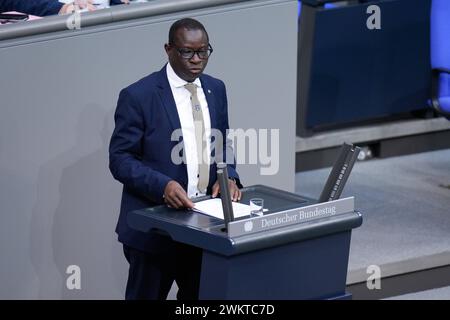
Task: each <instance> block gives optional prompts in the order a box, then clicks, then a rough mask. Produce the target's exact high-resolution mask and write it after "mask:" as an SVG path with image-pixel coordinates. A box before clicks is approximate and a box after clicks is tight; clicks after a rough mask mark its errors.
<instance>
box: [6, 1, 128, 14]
mask: <svg viewBox="0 0 450 320" xmlns="http://www.w3.org/2000/svg"><path fill="white" fill-rule="evenodd" d="M128 2H129V1H128V0H111V5H117V4H123V3H128ZM71 5H72V4H71V3H67V4H64V3H61V2H59V1H58V0H1V1H0V13H1V12H7V11H18V12H22V13H26V14H32V15H35V16H40V17H43V16H49V15H54V14H65V13H70V12H72V9H73V5H72V6H71ZM91 8H94V7H92V6H91Z"/></svg>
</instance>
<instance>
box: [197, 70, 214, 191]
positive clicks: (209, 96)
mask: <svg viewBox="0 0 450 320" xmlns="http://www.w3.org/2000/svg"><path fill="white" fill-rule="evenodd" d="M200 81H201V82H202V88H203V92H204V93H205V97H206V102H207V103H208V111H209V118H210V121H211V130H212V129H218V128H217V118H216V115H217V113H216V98H215V94H217V92H215V90H213V89H212V87H211V86H210V83H209V82H208V80H206V79H205V77H200ZM210 142H212V141H210ZM214 154H217V151H214ZM215 168H216V166H215V163H212V165H211V166H210V167H209V183H208V186H212V184H213V183H214V182H215V177H216V175H215V173H214V170H215ZM209 192H211V190H210V189H209Z"/></svg>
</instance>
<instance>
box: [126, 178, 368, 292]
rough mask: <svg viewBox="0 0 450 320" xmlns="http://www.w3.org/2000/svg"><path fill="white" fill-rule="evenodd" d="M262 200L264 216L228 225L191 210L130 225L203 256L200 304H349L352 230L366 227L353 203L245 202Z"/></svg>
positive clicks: (142, 216) (252, 190) (156, 211)
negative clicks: (213, 301) (319, 301)
mask: <svg viewBox="0 0 450 320" xmlns="http://www.w3.org/2000/svg"><path fill="white" fill-rule="evenodd" d="M251 198H263V199H264V207H265V209H268V210H266V211H265V212H264V215H263V216H259V217H249V216H248V217H242V218H238V219H236V220H235V221H233V222H231V223H229V224H228V226H227V227H228V228H226V226H225V224H224V221H223V220H221V219H218V218H215V217H212V216H208V215H205V214H202V213H198V212H195V211H190V210H175V209H170V208H168V207H167V206H157V207H152V208H147V209H142V210H136V211H132V212H130V213H129V214H128V224H129V225H130V226H131V227H132V228H134V229H136V230H139V231H141V232H149V231H150V230H156V231H157V232H161V233H164V234H167V235H168V236H170V237H171V238H172V239H173V240H175V241H178V242H182V243H186V244H189V245H193V246H196V247H199V248H201V249H202V250H203V258H202V270H201V280H200V293H199V298H200V299H221V300H222V299H223V300H225V299H231V300H234V299H250V300H263V299H270V300H276V299H283V300H289V299H345V298H347V299H348V298H350V297H351V295H350V294H348V293H347V292H346V291H345V285H346V278H347V267H348V258H349V249H350V238H351V231H352V229H353V228H356V227H359V226H360V225H361V224H362V216H361V214H360V213H359V212H358V211H355V210H354V201H353V200H354V199H353V197H350V198H345V199H339V200H333V201H328V202H322V203H317V201H316V200H314V199H311V198H307V197H302V196H299V195H297V194H293V193H289V192H285V191H282V190H278V189H274V188H271V187H267V186H263V185H255V186H249V187H246V188H243V189H242V199H241V202H242V203H245V204H248V203H249V200H250V199H251Z"/></svg>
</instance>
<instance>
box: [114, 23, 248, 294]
mask: <svg viewBox="0 0 450 320" xmlns="http://www.w3.org/2000/svg"><path fill="white" fill-rule="evenodd" d="M165 50H166V53H167V56H168V60H169V63H168V64H166V65H165V66H164V67H163V68H162V69H161V70H160V71H159V72H155V73H152V74H150V75H149V76H147V77H145V78H143V79H141V80H139V81H137V82H136V83H134V84H132V85H130V86H129V87H127V88H125V89H123V90H122V91H121V92H120V95H119V100H118V103H117V109H116V113H115V129H114V132H113V134H112V137H111V143H110V150H109V151H110V170H111V173H112V174H113V176H114V178H115V179H117V180H119V181H120V182H121V183H122V184H123V193H122V202H121V209H120V216H119V221H118V223H117V228H116V232H117V233H118V236H119V241H120V242H122V243H123V246H124V253H125V257H126V259H127V261H128V262H129V264H130V269H129V275H128V282H127V288H126V294H125V297H126V299H166V298H167V294H168V292H169V290H170V288H171V286H172V283H173V281H174V280H175V281H176V282H177V284H178V287H179V291H178V294H177V298H178V299H183V300H184V299H189V300H193V299H198V289H199V279H200V267H201V251H200V249H198V248H194V247H191V246H187V245H183V244H180V243H177V242H174V241H172V240H171V239H170V238H169V237H167V236H165V235H162V234H159V233H156V232H150V233H147V234H146V233H141V232H138V231H135V230H132V229H131V228H130V227H129V226H128V225H127V222H126V215H127V213H128V212H130V211H132V210H136V209H142V208H146V207H151V206H155V205H160V204H164V203H166V204H167V205H168V206H171V207H173V208H177V209H178V208H192V207H193V206H194V204H193V202H192V200H191V199H192V198H194V197H196V196H201V195H204V194H212V196H213V197H215V196H217V195H218V193H219V184H218V182H217V175H216V170H217V166H216V162H215V161H211V158H210V159H209V160H207V162H206V163H207V166H206V167H202V161H201V160H200V158H199V154H198V153H197V151H198V150H199V148H200V150H204V149H202V148H206V153H205V154H207V155H210V156H215V155H217V154H219V153H220V155H221V157H223V158H221V159H219V160H218V161H217V162H221V160H222V159H224V158H225V159H227V160H228V159H233V160H232V161H227V162H230V163H228V164H227V165H228V173H229V176H230V181H229V187H230V194H231V197H232V199H233V200H234V201H237V200H239V199H240V198H241V192H240V190H239V187H242V186H241V185H240V182H239V176H238V174H237V172H236V167H235V162H234V156H233V155H232V154H231V153H232V150H230V148H228V147H227V144H226V143H225V144H224V143H222V144H221V145H220V146H218V145H214V144H213V143H212V139H211V137H212V132H213V131H214V132H220V134H221V135H222V137H223V139H224V140H226V138H225V137H226V131H227V129H228V128H229V127H228V110H227V109H228V106H227V96H226V91H225V85H224V83H223V82H222V81H221V80H218V79H215V78H213V77H211V76H208V75H205V74H203V70H204V69H205V67H206V65H207V63H208V59H209V56H210V54H211V53H212V47H211V45H210V43H209V37H208V33H207V32H206V30H205V28H204V26H203V25H202V24H201V23H200V22H198V21H197V20H194V19H190V18H186V19H181V20H179V21H177V22H175V23H174V24H173V25H172V26H171V28H170V31H169V42H168V43H167V44H165ZM196 112H198V113H196ZM199 115H201V116H202V119H203V121H198V119H199V118H198V116H199ZM198 128H200V130H198V131H197V129H198ZM177 131H178V132H181V133H182V134H181V135H179V136H181V141H179V140H178V141H177V139H173V133H176V132H177ZM200 131H201V132H202V136H201V138H202V137H203V138H204V139H202V141H199V140H198V135H197V133H198V132H200ZM175 136H177V135H175ZM217 141H220V139H217ZM203 143H205V144H203ZM180 144H181V146H182V148H179V147H180ZM213 149H214V151H213ZM214 153H215V154H214ZM230 154H231V156H230ZM177 157H181V158H182V159H183V161H178V160H179V159H176V158H177ZM202 168H203V169H202ZM202 181H203V182H202ZM238 186H239V187H238Z"/></svg>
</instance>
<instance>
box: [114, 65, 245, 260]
mask: <svg viewBox="0 0 450 320" xmlns="http://www.w3.org/2000/svg"><path fill="white" fill-rule="evenodd" d="M200 81H201V83H202V88H203V90H204V92H205V96H206V100H207V102H208V108H209V113H210V118H211V128H215V129H219V130H220V131H221V132H222V134H223V135H224V137H226V130H227V129H228V106H227V96H226V91H225V85H224V83H223V82H222V81H221V80H218V79H215V78H213V77H211V76H208V75H202V76H200ZM114 118H115V123H116V126H115V129H114V132H113V134H112V137H111V142H110V148H109V161H110V162H109V167H110V170H111V173H112V175H113V176H114V178H115V179H117V180H118V181H120V182H121V183H122V184H123V193H122V203H121V208H120V216H119V221H118V223H117V227H116V232H117V233H118V235H119V241H120V242H122V243H124V244H126V245H128V246H131V247H133V248H136V249H139V250H142V251H147V252H156V251H160V250H165V249H166V248H167V246H171V245H172V242H171V241H170V239H169V238H167V237H165V236H161V235H160V234H156V233H150V234H144V233H142V232H138V231H134V230H132V229H131V228H130V227H129V226H128V224H127V221H126V220H127V219H126V215H127V213H128V212H130V211H132V210H136V209H142V208H148V207H151V206H155V205H158V204H163V203H164V201H163V194H164V189H165V187H166V185H167V183H168V182H169V181H170V180H176V181H177V182H178V183H180V185H181V186H183V188H184V189H185V190H186V189H187V184H188V176H187V167H186V164H185V163H182V164H174V163H173V161H172V160H171V153H172V149H173V148H174V147H175V146H176V145H177V144H178V143H179V142H178V141H171V135H172V132H173V131H174V130H175V129H180V128H181V125H180V120H179V117H178V112H177V108H176V105H175V100H174V98H173V95H172V91H171V88H170V85H169V81H168V80H167V74H166V67H163V68H162V69H161V70H160V71H159V72H155V73H152V74H151V75H149V76H147V77H145V78H143V79H141V80H139V81H137V82H136V83H134V84H132V85H130V86H129V87H127V88H125V89H123V90H122V91H121V92H120V95H119V100H118V103H117V109H116V113H115V116H114ZM223 152H224V154H225V155H226V150H225V144H224V151H223ZM216 170H217V167H216V165H215V164H212V165H211V166H210V179H209V185H208V193H211V187H212V185H213V184H214V183H215V181H216V180H217V175H216ZM228 173H229V176H230V177H234V178H236V179H239V176H238V175H237V173H236V170H235V164H234V163H233V164H231V165H228Z"/></svg>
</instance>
